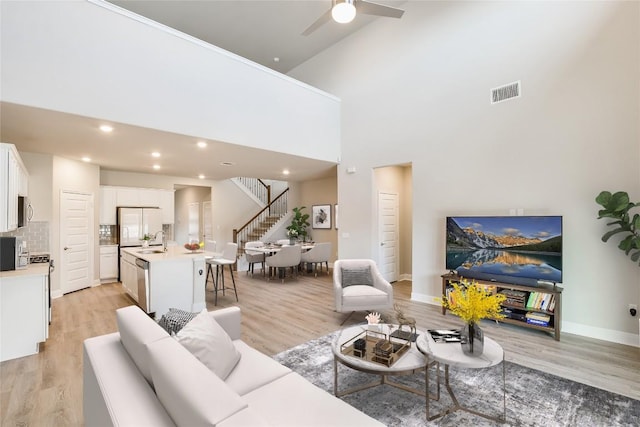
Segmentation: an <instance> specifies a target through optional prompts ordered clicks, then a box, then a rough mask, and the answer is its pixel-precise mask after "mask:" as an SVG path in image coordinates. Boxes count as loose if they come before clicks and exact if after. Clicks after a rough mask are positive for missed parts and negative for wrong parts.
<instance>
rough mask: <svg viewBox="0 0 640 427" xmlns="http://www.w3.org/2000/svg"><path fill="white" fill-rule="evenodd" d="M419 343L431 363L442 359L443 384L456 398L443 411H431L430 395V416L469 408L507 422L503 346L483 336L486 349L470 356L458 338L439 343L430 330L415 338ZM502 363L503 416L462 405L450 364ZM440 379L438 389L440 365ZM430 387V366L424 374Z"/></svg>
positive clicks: (481, 365) (483, 365)
mask: <svg viewBox="0 0 640 427" xmlns="http://www.w3.org/2000/svg"><path fill="white" fill-rule="evenodd" d="M416 347H417V348H418V349H419V350H420V351H421V352H422V353H424V355H425V356H426V357H427V361H428V363H433V362H439V364H443V365H444V386H445V387H446V389H447V392H448V393H449V396H450V397H451V400H452V401H453V405H452V406H451V407H449V408H447V409H445V410H443V411H442V412H440V413H438V414H435V415H431V413H430V408H429V399H427V420H428V421H432V420H434V419H436V418H439V417H442V416H444V415H446V414H449V413H451V412H455V411H457V410H462V411H467V412H470V413H472V414H475V415H479V416H481V417H484V418H487V419H489V420H492V421H498V422H505V421H506V419H507V400H506V385H505V375H506V373H505V364H504V350H503V349H502V347H501V346H500V344H498V343H497V342H495V341H494V340H492V339H491V338H488V337H487V336H485V337H484V350H483V352H482V354H481V355H480V356H477V357H471V356H467V355H466V354H464V353H463V352H462V346H461V345H460V343H459V342H458V343H456V342H442V343H437V342H435V341H434V340H433V338H432V337H431V334H429V332H427V333H424V334H420V336H419V337H418V339H417V340H416ZM500 363H502V417H496V416H491V415H487V414H483V413H481V412H479V411H476V410H474V409H471V408H469V407H466V406H462V405H461V404H460V402H458V399H456V396H455V395H454V394H453V390H451V385H450V384H449V366H453V367H459V368H467V369H483V368H489V367H492V366H495V365H498V364H500ZM437 369H438V370H437V381H438V389H439V388H440V367H439V365H438V368H437ZM425 377H426V382H427V389H428V388H429V370H428V369H427V373H426V374H425Z"/></svg>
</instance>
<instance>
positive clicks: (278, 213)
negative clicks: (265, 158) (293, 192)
mask: <svg viewBox="0 0 640 427" xmlns="http://www.w3.org/2000/svg"><path fill="white" fill-rule="evenodd" d="M288 198H289V189H288V188H287V189H286V190H284V191H283V192H282V193H281V194H280V195H279V196H278V197H276V198H275V199H273V201H272V202H271V203H269V204H268V205H267V206H265V207H264V208H263V209H262V210H260V212H258V213H257V214H255V215H254V216H253V218H251V219H250V220H249V221H247V222H246V223H244V224H243V225H242V226H241V227H239V228H237V229H235V228H234V229H233V242H234V243H237V244H238V253H239V254H240V253H242V252H241V251H242V250H244V244H245V243H246V242H248V241H252V240H256V239H260V238H262V236H264V234H265V233H266V232H267V231H269V229H270V228H271V227H272V226H273V224H275V223H276V222H277V220H279V219H280V218H282V217H283V216H284V215H285V214H286V213H287V201H288Z"/></svg>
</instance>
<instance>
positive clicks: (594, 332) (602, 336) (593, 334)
mask: <svg viewBox="0 0 640 427" xmlns="http://www.w3.org/2000/svg"><path fill="white" fill-rule="evenodd" d="M562 332H563V333H564V332H566V333H568V334H574V335H581V336H583V337H589V338H595V339H598V340H603V341H610V342H615V343H618V344H625V345H630V346H633V347H640V334H632V333H628V332H620V331H614V330H612V329H605V328H598V327H595V326H587V325H582V324H580V323H574V322H567V321H563V322H562Z"/></svg>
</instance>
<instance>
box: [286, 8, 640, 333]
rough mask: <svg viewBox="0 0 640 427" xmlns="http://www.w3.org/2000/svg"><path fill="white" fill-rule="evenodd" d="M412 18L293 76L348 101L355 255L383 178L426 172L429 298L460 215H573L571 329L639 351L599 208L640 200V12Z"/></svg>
mask: <svg viewBox="0 0 640 427" xmlns="http://www.w3.org/2000/svg"><path fill="white" fill-rule="evenodd" d="M403 6H404V7H405V9H406V13H405V15H404V16H403V18H402V19H401V20H392V19H388V20H382V19H381V20H378V21H376V22H375V23H373V24H371V25H369V26H367V27H365V28H364V29H363V30H361V31H360V32H358V33H357V34H355V35H354V36H352V37H350V38H347V39H345V40H343V41H342V42H341V43H340V44H338V45H336V46H335V47H333V48H330V49H328V50H326V51H324V52H322V53H321V54H319V55H317V56H316V57H314V58H313V59H311V60H310V61H308V62H307V63H305V64H303V65H301V66H300V67H298V68H297V69H296V70H293V71H292V72H291V73H290V75H291V76H293V77H295V78H298V79H300V80H303V81H305V82H307V83H309V84H312V85H314V86H317V87H319V88H322V89H323V90H326V91H328V92H330V93H333V94H335V95H337V96H339V97H340V98H341V100H342V164H341V165H340V167H339V170H338V194H339V204H340V227H341V230H340V233H343V232H348V233H349V234H350V238H341V239H340V241H339V245H340V246H339V248H340V257H344V258H347V257H367V256H373V255H374V252H375V251H374V249H373V247H372V241H373V238H374V234H373V233H372V230H374V224H373V223H372V221H373V220H374V218H375V215H374V212H375V210H374V207H375V194H376V188H375V187H374V179H373V173H372V168H375V167H380V166H386V165H393V164H403V163H409V162H411V163H412V170H413V263H412V264H413V267H412V270H413V298H414V299H417V300H422V301H427V302H431V301H433V298H434V297H438V295H439V294H440V275H441V274H443V273H444V272H445V271H444V265H445V261H444V247H445V234H444V231H445V230H444V229H445V217H446V216H447V215H452V214H456V215H464V214H473V215H492V214H502V215H505V214H506V215H508V214H509V209H510V208H523V209H524V212H525V214H557V215H563V216H564V283H563V286H564V289H565V291H564V302H563V310H564V313H563V324H562V327H563V330H564V331H565V332H573V333H578V334H583V335H589V336H593V337H598V338H602V339H608V340H612V341H618V342H624V343H629V344H633V345H638V320H637V318H632V317H631V316H629V314H628V310H627V304H628V303H630V302H631V303H634V302H635V303H640V274H639V270H638V266H637V265H635V264H634V263H632V262H631V261H630V260H629V259H628V258H626V257H625V256H624V254H623V253H622V252H621V251H619V250H618V249H617V248H616V247H615V244H614V243H612V242H610V243H608V244H604V243H602V242H601V241H600V236H601V235H602V234H603V233H604V232H605V229H606V225H605V222H604V221H602V220H597V219H596V217H597V211H598V206H597V205H596V203H595V202H594V198H595V196H596V195H597V194H598V193H599V192H600V191H601V190H605V189H608V190H612V191H614V190H615V191H617V190H625V191H628V192H629V193H630V196H631V198H632V200H635V201H638V200H640V172H639V169H640V168H639V163H640V135H639V123H640V78H639V76H640V34H639V28H640V25H639V21H640V11H639V8H640V3H638V2H559V1H556V2H488V1H483V2H421V1H415V2H414V1H409V2H407V3H405V4H404V5H403ZM345 76H357V78H345ZM516 80H521V81H522V97H521V98H519V99H516V100H511V101H508V102H504V103H501V104H497V105H494V106H491V105H489V94H490V88H493V87H496V86H499V85H502V84H507V83H511V82H514V81H516ZM363 147H366V149H365V150H363ZM352 166H355V167H356V168H357V171H358V172H357V173H356V174H346V168H347V167H352Z"/></svg>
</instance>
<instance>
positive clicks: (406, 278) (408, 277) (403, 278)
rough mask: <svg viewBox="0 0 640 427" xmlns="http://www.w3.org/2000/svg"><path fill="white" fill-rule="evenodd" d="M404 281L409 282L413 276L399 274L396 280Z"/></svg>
mask: <svg viewBox="0 0 640 427" xmlns="http://www.w3.org/2000/svg"><path fill="white" fill-rule="evenodd" d="M404 280H408V281H411V280H413V276H412V275H411V274H406V273H405V274H401V275H400V278H399V279H398V281H399V282H400V281H404Z"/></svg>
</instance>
